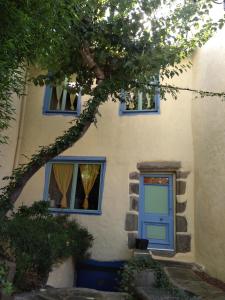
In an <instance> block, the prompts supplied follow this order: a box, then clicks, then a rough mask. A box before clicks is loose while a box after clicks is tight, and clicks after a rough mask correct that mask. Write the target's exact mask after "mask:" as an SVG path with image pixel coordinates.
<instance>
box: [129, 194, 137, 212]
mask: <svg viewBox="0 0 225 300" xmlns="http://www.w3.org/2000/svg"><path fill="white" fill-rule="evenodd" d="M138 201H139V197H137V196H130V210H135V211H138Z"/></svg>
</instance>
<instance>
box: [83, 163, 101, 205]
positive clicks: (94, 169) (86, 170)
mask: <svg viewBox="0 0 225 300" xmlns="http://www.w3.org/2000/svg"><path fill="white" fill-rule="evenodd" d="M99 169H100V165H91V164H88V165H80V172H81V178H82V183H83V187H84V192H85V199H84V202H83V208H84V209H88V207H89V203H88V197H89V193H90V191H91V189H92V188H93V185H94V183H95V180H96V178H97V176H98V173H99Z"/></svg>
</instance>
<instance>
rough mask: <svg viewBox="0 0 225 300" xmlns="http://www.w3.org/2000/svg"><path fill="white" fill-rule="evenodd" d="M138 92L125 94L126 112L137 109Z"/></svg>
mask: <svg viewBox="0 0 225 300" xmlns="http://www.w3.org/2000/svg"><path fill="white" fill-rule="evenodd" d="M138 96H139V95H138V92H137V91H135V92H129V93H128V92H126V93H125V104H126V110H137V109H138Z"/></svg>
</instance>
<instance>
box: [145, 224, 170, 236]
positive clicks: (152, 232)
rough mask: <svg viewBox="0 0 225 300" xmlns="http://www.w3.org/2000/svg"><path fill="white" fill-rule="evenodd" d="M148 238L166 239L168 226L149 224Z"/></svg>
mask: <svg viewBox="0 0 225 300" xmlns="http://www.w3.org/2000/svg"><path fill="white" fill-rule="evenodd" d="M147 238H148V239H159V240H165V239H166V226H165V225H148V226H147Z"/></svg>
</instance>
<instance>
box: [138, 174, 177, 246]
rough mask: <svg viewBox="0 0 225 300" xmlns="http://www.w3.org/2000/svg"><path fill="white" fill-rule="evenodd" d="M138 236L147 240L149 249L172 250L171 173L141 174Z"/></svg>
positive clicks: (172, 210)
mask: <svg viewBox="0 0 225 300" xmlns="http://www.w3.org/2000/svg"><path fill="white" fill-rule="evenodd" d="M139 236H140V237H141V238H144V239H148V240H149V244H148V248H149V249H158V250H164V249H165V250H174V208H173V176H172V175H166V174H165V175H162V174H160V175H159V174H157V175H156V174H149V175H142V176H141V181H140V204H139Z"/></svg>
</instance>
